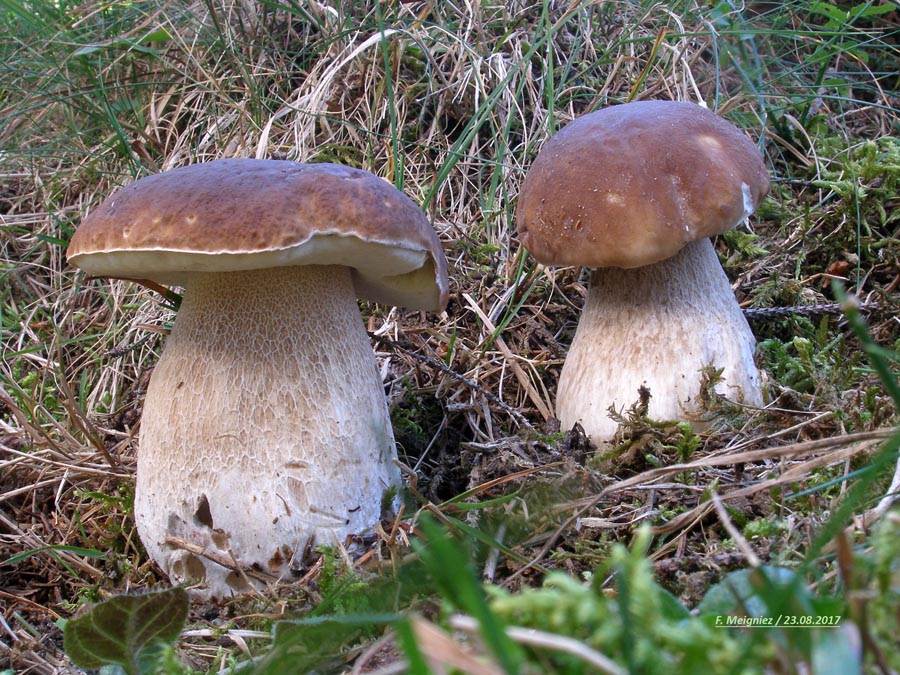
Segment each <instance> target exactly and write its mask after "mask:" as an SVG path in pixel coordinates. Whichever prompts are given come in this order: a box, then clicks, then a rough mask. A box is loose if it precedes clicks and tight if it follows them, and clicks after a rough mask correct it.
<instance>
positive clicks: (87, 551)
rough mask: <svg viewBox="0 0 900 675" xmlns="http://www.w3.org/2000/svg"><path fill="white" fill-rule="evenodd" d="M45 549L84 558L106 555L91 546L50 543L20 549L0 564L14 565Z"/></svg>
mask: <svg viewBox="0 0 900 675" xmlns="http://www.w3.org/2000/svg"><path fill="white" fill-rule="evenodd" d="M46 551H63V552H64V553H71V554H73V555H80V556H84V557H85V558H102V557H103V556H105V555H106V552H105V551H97V550H95V549H92V548H82V547H81V546H67V545H65V544H52V545H50V546H40V547H38V548H30V549H28V550H27V551H22V552H21V553H17V554H16V555H14V556H12V557H11V558H7V559H6V560H4V561H2V562H0V565H16V564H18V563H20V562H22V561H23V560H26V559H28V558H30V557H31V556H33V555H37V554H39V553H44V552H46Z"/></svg>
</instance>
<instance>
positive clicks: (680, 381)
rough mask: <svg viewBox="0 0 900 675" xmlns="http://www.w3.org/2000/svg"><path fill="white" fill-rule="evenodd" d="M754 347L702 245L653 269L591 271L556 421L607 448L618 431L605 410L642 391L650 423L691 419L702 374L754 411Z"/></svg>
mask: <svg viewBox="0 0 900 675" xmlns="http://www.w3.org/2000/svg"><path fill="white" fill-rule="evenodd" d="M755 346H756V340H755V338H754V337H753V333H752V332H751V330H750V327H749V326H748V325H747V321H746V319H745V318H744V315H743V313H742V312H741V309H740V307H739V306H738V304H737V301H736V300H735V298H734V293H733V291H732V290H731V286H730V284H729V282H728V277H727V276H726V275H725V272H724V271H723V270H722V267H721V265H720V264H719V261H718V258H717V256H716V252H715V250H714V249H713V246H712V242H711V241H710V240H709V239H701V240H698V241H695V242H693V243H690V244H688V245H687V246H685V247H684V248H683V249H682V250H681V251H680V252H679V253H678V254H676V255H675V256H674V257H672V258H670V259H669V260H666V261H663V262H661V263H657V264H655V265H648V266H646V267H638V268H634V269H600V270H595V271H594V272H593V274H592V276H591V286H590V289H589V291H588V297H587V300H586V301H585V306H584V311H583V313H582V316H581V319H580V321H579V323H578V329H577V331H576V333H575V338H574V340H573V341H572V346H571V347H570V349H569V353H568V355H567V356H566V361H565V364H564V366H563V370H562V373H561V375H560V380H559V389H558V392H557V402H556V408H557V415H558V416H559V420H560V422H561V424H562V425H563V428H564V429H571V428H572V426H573V425H574V424H575V423H576V422H580V423H581V425H582V426H583V428H584V431H585V433H586V434H587V435H588V436H590V437H591V438H592V439H593V441H594V442H595V443H600V442H604V441H610V440H612V438H613V436H614V434H615V432H616V429H617V428H618V424H617V423H616V422H615V421H614V420H613V419H611V418H610V416H609V408H610V407H613V408H614V409H615V410H617V411H619V412H621V411H622V410H623V409H625V408H627V407H628V406H630V405H632V404H633V403H635V402H636V401H638V399H639V388H640V387H641V386H642V385H643V386H644V387H646V388H647V389H649V391H650V394H651V398H650V400H649V407H648V410H647V414H648V416H649V417H650V418H652V419H657V420H684V419H692V418H694V419H696V413H697V411H698V407H699V406H698V405H697V404H696V401H695V400H694V399H696V397H697V396H698V395H699V394H700V389H701V378H702V373H701V370H702V369H703V368H704V367H706V366H714V367H716V368H721V369H722V381H721V382H720V383H719V384H717V385H716V386H715V390H716V392H718V393H719V394H722V395H724V396H726V397H727V398H729V399H731V400H733V401H738V402H742V403H745V404H749V405H754V406H760V405H762V404H763V396H762V389H761V381H760V374H759V371H758V370H757V368H756V365H755V363H754V360H753V354H754V350H755Z"/></svg>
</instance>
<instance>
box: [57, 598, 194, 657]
mask: <svg viewBox="0 0 900 675" xmlns="http://www.w3.org/2000/svg"><path fill="white" fill-rule="evenodd" d="M187 613H188V594H187V591H185V590H184V589H183V588H169V589H167V590H164V591H157V592H154V593H147V594H145V595H119V596H116V597H114V598H110V599H109V600H107V601H105V602H102V603H100V604H99V605H96V606H94V607H92V608H91V609H90V610H89V611H87V612H86V613H85V614H82V615H81V616H79V617H77V618H75V619H71V620H70V621H69V622H68V623H67V624H66V629H65V633H64V636H65V639H64V645H65V650H66V654H68V655H69V658H71V659H72V661H74V662H75V664H77V665H79V666H81V667H82V668H100V667H101V666H104V665H108V664H112V665H117V666H121V667H122V669H123V670H124V671H125V672H126V673H128V675H140V674H141V673H150V672H153V670H154V669H153V667H152V661H153V658H154V656H155V655H156V654H158V652H159V649H160V648H161V647H164V646H166V645H168V644H171V643H172V642H174V641H175V639H176V638H177V637H178V634H179V633H180V632H181V628H182V626H184V622H185V621H186V620H187Z"/></svg>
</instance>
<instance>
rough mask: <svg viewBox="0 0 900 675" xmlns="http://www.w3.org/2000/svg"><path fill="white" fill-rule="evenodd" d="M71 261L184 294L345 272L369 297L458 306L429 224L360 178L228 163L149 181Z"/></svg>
mask: <svg viewBox="0 0 900 675" xmlns="http://www.w3.org/2000/svg"><path fill="white" fill-rule="evenodd" d="M68 259H69V262H71V263H72V264H74V265H76V266H78V267H80V268H81V269H83V270H84V271H85V272H87V273H88V274H91V275H93V276H104V277H119V278H130V279H151V280H153V281H157V282H159V283H163V284H173V285H183V283H184V281H185V280H186V279H187V278H188V277H189V276H190V275H191V274H193V273H196V272H226V271H246V270H251V269H263V268H267V267H284V266H290V265H310V264H315V265H345V266H347V267H351V268H352V269H353V278H354V285H355V288H356V292H357V293H358V294H359V295H360V297H363V298H366V299H369V300H374V301H377V302H383V303H386V304H393V305H401V306H405V307H410V308H416V309H438V308H440V307H442V306H443V305H444V304H446V298H447V270H446V261H445V259H444V255H443V252H442V251H441V247H440V241H439V240H438V238H437V235H436V234H435V232H434V229H433V228H432V227H431V225H430V223H429V222H428V220H427V219H426V218H425V215H424V214H423V213H422V211H421V209H420V208H419V207H418V206H416V204H415V203H414V202H413V201H412V200H411V199H409V198H408V197H407V196H406V195H404V194H403V193H402V192H400V191H399V190H397V189H396V188H394V187H393V186H391V185H390V184H389V183H387V182H385V181H383V180H381V179H380V178H378V177H376V176H374V175H372V174H370V173H368V172H366V171H361V170H359V169H353V168H351V167H346V166H341V165H336V164H302V163H298V162H291V161H284V160H256V159H223V160H216V161H213V162H206V163H201V164H194V165H191V166H186V167H181V168H178V169H173V170H171V171H166V172H164V173H160V174H156V175H153V176H148V177H146V178H142V179H140V180H138V181H136V182H134V183H132V184H131V185H129V186H126V187H124V188H122V189H121V190H119V191H117V192H116V193H115V194H113V195H112V196H111V197H109V198H108V199H106V200H105V201H104V202H103V203H102V204H101V205H100V206H99V207H97V208H96V209H94V211H92V212H91V214H90V215H89V216H88V217H87V218H86V219H85V220H84V221H83V222H82V224H81V225H80V227H79V228H78V230H77V231H76V233H75V235H74V236H73V237H72V241H71V243H70V245H69V250H68Z"/></svg>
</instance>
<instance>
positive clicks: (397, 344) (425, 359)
mask: <svg viewBox="0 0 900 675" xmlns="http://www.w3.org/2000/svg"><path fill="white" fill-rule="evenodd" d="M375 338H376V339H377V340H378V341H379V342H383V343H384V344H386V345H388V346H390V347H393V348H394V349H399V350H400V351H401V352H403V353H404V354H408V355H409V356H411V357H413V358H414V359H416V360H418V361H421V362H422V363H427V364H428V365H429V366H431V367H432V368H436V369H437V370H439V371H441V372H442V373H444V374H445V375H449V376H450V377H452V378H453V379H454V380H457V381H458V382H462V383H463V384H464V385H466V386H467V387H469V388H470V389H473V390H475V391H477V392H478V393H479V394H481V395H482V396H484V397H485V398H486V399H487V400H489V401H490V402H491V403H493V404H494V405H497V406H499V407H500V408H502V409H503V410H504V412H506V413H508V414H509V415H510V416H511V417H513V418H514V419H515V420H516V422H518V423H519V424H521V425H522V426H524V427H526V428H528V429H532V430H533V429H534V427H533V426H532V424H531V422H529V421H528V419H527V418H526V417H525V416H524V415H523V414H522V413H520V412H519V411H518V410H516V409H515V408H514V407H512V406H511V405H509V403H506V402H505V401H503V400H502V399H500V398H498V397H497V396H495V395H494V394H492V393H491V392H489V391H488V390H487V389H485V388H484V387H482V386H481V385H480V384H478V383H477V382H475V381H473V380H470V379H469V378H467V377H465V376H464V375H460V374H459V373H457V372H456V371H455V370H453V369H452V368H449V367H447V366H445V365H444V364H443V363H441V362H440V361H438V360H436V359H433V358H431V357H430V356H425V355H424V354H419V353H418V352H415V351H413V350H412V345H411V344H409V343H408V342H406V341H405V340H392V339H390V338H389V337H385V336H384V335H378V336H375Z"/></svg>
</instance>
